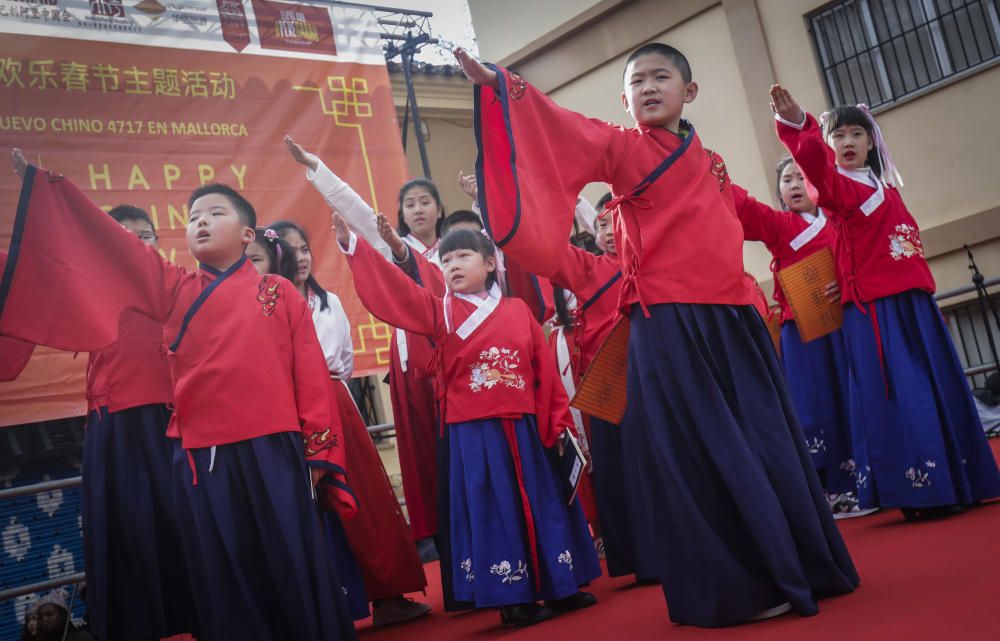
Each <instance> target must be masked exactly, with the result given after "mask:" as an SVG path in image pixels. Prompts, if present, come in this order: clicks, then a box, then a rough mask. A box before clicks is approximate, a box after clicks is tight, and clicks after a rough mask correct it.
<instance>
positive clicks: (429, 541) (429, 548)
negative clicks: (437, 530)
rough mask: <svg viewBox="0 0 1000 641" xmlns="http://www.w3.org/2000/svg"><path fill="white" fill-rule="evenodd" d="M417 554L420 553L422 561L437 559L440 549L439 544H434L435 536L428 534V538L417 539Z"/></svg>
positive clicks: (428, 561) (427, 561)
mask: <svg viewBox="0 0 1000 641" xmlns="http://www.w3.org/2000/svg"><path fill="white" fill-rule="evenodd" d="M417 554H418V555H420V562H421V563H430V562H431V561H437V560H438V551H437V546H435V545H434V537H430V536H428V537H427V538H424V539H420V540H419V541H417Z"/></svg>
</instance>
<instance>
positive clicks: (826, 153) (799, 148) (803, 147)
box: [775, 114, 861, 216]
mask: <svg viewBox="0 0 1000 641" xmlns="http://www.w3.org/2000/svg"><path fill="white" fill-rule="evenodd" d="M775 126H776V127H777V129H778V138H780V139H781V142H782V143H783V144H784V145H785V147H787V148H788V152H789V153H790V154H792V158H794V159H795V164H797V165H798V166H799V167H800V168H801V169H802V173H803V174H804V175H805V178H806V191H807V192H808V194H809V197H810V198H812V200H813V202H814V203H816V204H817V205H819V206H820V207H824V208H825V209H826V210H827V211H826V213H827V215H833V216H836V215H838V212H839V211H841V210H845V211H846V210H849V209H853V208H856V207H857V206H858V205H860V204H861V203H860V201H858V202H849V201H851V200H855V199H854V198H852V197H851V195H852V194H853V193H854V190H853V189H845V186H849V185H850V182H851V179H850V178H847V177H846V176H842V175H841V174H840V172H838V171H837V156H836V154H834V152H833V149H831V148H830V146H829V145H827V144H826V141H824V140H823V131H822V129H820V126H819V123H818V122H816V119H815V118H813V116H812V114H806V124H805V125H803V127H802V129H796V128H795V127H790V126H789V125H786V124H784V123H783V122H781V121H776V122H775ZM845 183H846V185H845Z"/></svg>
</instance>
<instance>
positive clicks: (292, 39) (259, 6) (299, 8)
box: [253, 0, 337, 55]
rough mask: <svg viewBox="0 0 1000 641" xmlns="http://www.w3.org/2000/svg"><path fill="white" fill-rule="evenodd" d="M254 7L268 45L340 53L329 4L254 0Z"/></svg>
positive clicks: (278, 47) (267, 47)
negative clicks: (317, 4)
mask: <svg viewBox="0 0 1000 641" xmlns="http://www.w3.org/2000/svg"><path fill="white" fill-rule="evenodd" d="M253 11H254V15H256V16H257V29H258V30H259V33H260V46H261V47H263V48H264V49H283V50H285V51H306V52H309V53H324V54H331V55H334V54H336V53H337V47H336V45H335V44H334V40H333V23H331V22H330V11H329V10H328V9H327V8H326V7H315V6H309V5H301V4H287V3H284V2H272V1H271V0H253Z"/></svg>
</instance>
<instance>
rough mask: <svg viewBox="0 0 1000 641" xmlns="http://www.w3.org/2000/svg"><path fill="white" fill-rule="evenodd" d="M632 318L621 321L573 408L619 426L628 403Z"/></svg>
mask: <svg viewBox="0 0 1000 641" xmlns="http://www.w3.org/2000/svg"><path fill="white" fill-rule="evenodd" d="M628 334H629V320H628V318H624V317H623V318H622V319H620V320H619V321H618V322H617V323H616V324H615V326H614V328H613V329H612V330H611V333H610V334H608V337H607V338H606V339H605V341H604V344H603V345H601V349H599V350H598V351H597V356H595V357H594V360H593V362H591V364H590V367H588V368H587V373H586V374H584V375H583V380H582V381H580V385H579V387H578V388H577V390H576V395H575V396H573V400H572V401H570V405H572V406H573V407H575V408H576V409H578V410H580V411H581V412H583V413H584V414H589V415H590V416H596V417H597V418H599V419H602V420H605V421H607V422H609V423H614V424H615V425H618V424H619V423H621V422H622V417H623V416H625V406H626V404H627V401H628V397H627V394H626V385H627V383H628Z"/></svg>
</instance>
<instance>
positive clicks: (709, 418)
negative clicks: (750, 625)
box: [622, 304, 859, 627]
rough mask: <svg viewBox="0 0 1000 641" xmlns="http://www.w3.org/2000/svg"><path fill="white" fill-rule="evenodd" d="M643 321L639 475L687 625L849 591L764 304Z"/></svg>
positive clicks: (634, 437)
mask: <svg viewBox="0 0 1000 641" xmlns="http://www.w3.org/2000/svg"><path fill="white" fill-rule="evenodd" d="M649 312H650V317H649V318H646V317H645V316H644V315H643V313H642V311H641V310H640V309H638V306H634V307H633V309H632V313H631V319H632V327H631V335H630V338H629V372H628V388H629V389H628V393H629V410H630V411H629V420H628V422H627V423H625V429H624V431H623V432H622V439H623V446H624V449H625V452H626V457H627V459H628V460H632V461H635V462H636V465H635V467H630V468H627V470H626V471H627V473H628V474H631V475H633V476H634V477H635V478H634V480H633V482H634V483H635V485H636V486H637V487H639V488H640V491H641V493H642V496H641V498H642V504H643V507H644V509H645V510H646V512H647V515H648V519H649V528H650V532H649V536H650V538H649V539H647V540H651V542H652V545H648V546H647V547H646V549H644V550H642V551H641V553H642V554H645V555H647V557H649V558H652V559H653V560H654V561H655V563H656V564H657V567H658V569H659V576H660V581H661V583H662V585H663V591H664V595H665V597H666V600H667V606H668V609H669V611H670V619H671V620H672V621H674V622H676V623H682V624H691V625H698V626H705V627H714V626H724V625H732V624H736V623H740V622H743V621H746V620H747V619H748V618H749V617H752V616H753V615H755V614H757V613H759V612H761V611H762V610H765V609H767V608H771V607H774V606H777V605H780V604H782V603H785V602H788V603H790V604H791V606H792V608H793V610H794V611H795V612H797V613H799V614H800V615H811V614H815V613H816V612H817V611H818V608H817V606H816V601H815V599H816V597H819V596H823V595H830V594H843V593H846V592H850V591H852V590H853V589H854V587H855V586H856V585H857V584H858V580H859V579H858V575H857V572H856V571H855V569H854V565H853V563H852V561H851V558H850V555H849V554H848V552H847V549H846V547H845V546H844V542H843V539H842V538H841V536H840V532H839V531H838V530H837V527H836V525H835V524H834V521H833V517H832V515H831V514H830V509H829V507H828V505H827V501H826V496H825V494H824V492H823V488H822V487H821V486H820V483H819V479H818V477H817V475H816V470H815V468H814V467H813V464H812V459H811V458H810V455H809V452H808V450H806V447H805V437H804V436H803V435H802V429H801V427H800V426H799V422H798V419H797V418H796V416H795V410H794V407H793V404H792V400H791V397H790V396H789V394H788V390H787V388H786V386H785V381H784V376H783V374H782V371H781V365H780V363H779V362H778V359H777V355H776V354H775V350H774V346H773V344H772V343H771V338H770V336H769V335H768V333H767V329H766V328H765V326H764V323H763V321H762V320H761V319H760V316H759V315H758V314H757V312H756V310H754V308H753V307H750V306H746V307H733V306H723V305H689V304H661V305H654V306H651V307H650V308H649Z"/></svg>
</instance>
